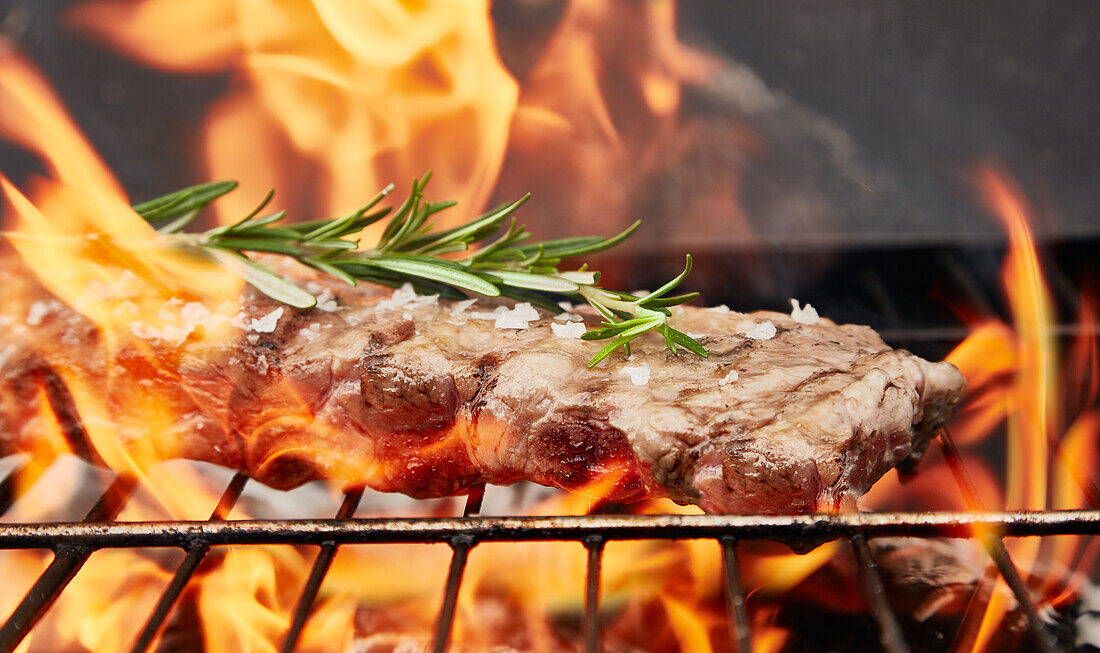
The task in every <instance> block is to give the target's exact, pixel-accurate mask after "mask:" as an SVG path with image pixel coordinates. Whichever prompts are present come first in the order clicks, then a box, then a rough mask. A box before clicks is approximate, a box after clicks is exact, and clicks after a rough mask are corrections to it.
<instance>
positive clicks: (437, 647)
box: [432, 485, 485, 653]
mask: <svg viewBox="0 0 1100 653" xmlns="http://www.w3.org/2000/svg"><path fill="white" fill-rule="evenodd" d="M484 499H485V486H484V485H478V486H476V487H474V488H473V489H472V490H470V493H469V494H468V495H466V505H465V507H463V509H462V518H463V519H464V520H465V519H467V518H469V517H470V516H472V515H476V514H478V513H480V512H481V503H482V501H483V500H484ZM449 543H450V545H451V549H452V550H453V551H454V553H453V555H452V556H451V565H450V567H449V568H448V569H447V584H446V586H445V587H444V589H443V604H442V605H441V606H440V607H439V617H438V618H437V619H436V624H435V641H434V644H433V645H432V650H433V651H435V653H443V651H446V650H447V642H448V641H449V640H450V639H451V628H452V627H453V626H454V620H455V607H456V606H457V605H458V590H459V589H460V588H461V586H462V574H463V573H464V572H465V571H466V560H467V559H468V558H469V555H470V549H472V548H474V546H476V545H477V542H476V540H474V538H472V537H470V536H469V535H462V534H460V535H456V536H454V537H452V538H450V542H449Z"/></svg>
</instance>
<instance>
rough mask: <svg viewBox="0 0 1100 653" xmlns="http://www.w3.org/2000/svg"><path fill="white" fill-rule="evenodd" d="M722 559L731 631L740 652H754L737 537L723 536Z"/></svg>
mask: <svg viewBox="0 0 1100 653" xmlns="http://www.w3.org/2000/svg"><path fill="white" fill-rule="evenodd" d="M721 544H722V561H723V563H724V565H725V568H726V607H727V609H728V610H729V613H730V614H729V626H730V628H736V629H737V632H736V633H732V632H731V633H730V635H731V637H730V638H731V639H732V640H733V641H734V644H735V645H736V647H737V648H736V650H737V652H738V653H752V632H751V631H750V629H749V609H748V604H747V602H746V597H745V588H744V585H743V584H742V583H741V562H740V560H738V558H737V538H735V537H730V536H726V537H723V538H721Z"/></svg>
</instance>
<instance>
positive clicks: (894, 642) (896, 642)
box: [848, 534, 909, 653]
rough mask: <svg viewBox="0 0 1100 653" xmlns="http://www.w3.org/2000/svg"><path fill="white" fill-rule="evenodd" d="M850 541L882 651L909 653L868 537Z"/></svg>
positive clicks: (857, 537) (854, 537)
mask: <svg viewBox="0 0 1100 653" xmlns="http://www.w3.org/2000/svg"><path fill="white" fill-rule="evenodd" d="M848 541H849V542H851V544H852V550H853V551H854V552H855V555H856V561H857V562H859V566H858V567H857V573H858V575H859V580H860V585H862V586H863V595H864V596H865V597H866V598H867V603H868V604H869V605H870V606H871V614H872V615H873V616H874V618H875V623H876V624H877V625H878V631H879V643H880V644H882V650H883V651H886V652H887V653H909V645H908V644H906V643H905V636H904V635H902V633H901V626H900V625H899V624H898V618H897V615H895V614H894V612H893V610H891V609H890V604H889V603H888V602H887V601H886V587H885V586H884V585H883V584H882V576H880V575H879V573H878V565H877V564H876V563H875V558H874V556H873V555H871V547H870V546H869V545H868V544H867V538H866V537H864V536H863V535H861V534H856V535H853V536H852V537H851V538H849V540H848Z"/></svg>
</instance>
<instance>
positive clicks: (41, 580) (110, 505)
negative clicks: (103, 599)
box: [0, 476, 137, 653]
mask: <svg viewBox="0 0 1100 653" xmlns="http://www.w3.org/2000/svg"><path fill="white" fill-rule="evenodd" d="M136 485H137V479H136V478H134V477H132V476H117V477H115V480H114V481H112V482H111V485H110V486H108V487H107V490H106V491H105V492H104V493H103V495H102V496H100V498H99V501H97V502H96V504H95V506H93V507H92V509H91V510H90V511H89V512H88V514H87V516H85V517H84V522H82V525H84V526H91V527H95V526H96V525H97V524H96V523H97V522H104V521H110V520H113V519H114V518H115V517H117V516H118V513H119V511H121V510H122V506H124V505H126V501H127V500H128V499H129V498H130V494H131V493H132V492H133V491H134V487H135V486H136ZM94 549H95V547H90V546H85V545H81V544H76V543H72V544H64V543H58V546H57V548H55V549H54V557H53V560H52V561H51V562H50V565H49V566H48V567H46V570H45V571H43V572H42V574H41V575H40V576H39V577H38V580H36V581H35V583H34V585H33V586H32V587H31V588H30V589H29V590H28V591H27V595H26V596H24V597H23V600H22V601H21V602H20V603H19V605H18V606H16V608H15V610H14V611H13V612H12V613H11V616H10V617H8V620H7V621H6V622H5V623H4V626H3V627H2V628H0V652H2V653H10V652H11V651H14V650H15V647H17V646H19V643H20V642H22V641H23V638H24V637H26V636H27V633H29V632H30V630H31V628H34V625H35V624H36V623H38V620H39V619H41V618H42V615H44V614H46V611H47V610H49V609H50V606H52V605H53V603H54V601H56V600H57V597H58V595H60V594H61V592H62V590H64V589H65V587H66V586H67V585H68V584H69V581H71V580H72V579H73V577H74V576H76V573H77V572H78V571H80V568H81V567H83V566H84V563H85V562H87V560H88V556H90V555H91V554H92V551H93V550H94Z"/></svg>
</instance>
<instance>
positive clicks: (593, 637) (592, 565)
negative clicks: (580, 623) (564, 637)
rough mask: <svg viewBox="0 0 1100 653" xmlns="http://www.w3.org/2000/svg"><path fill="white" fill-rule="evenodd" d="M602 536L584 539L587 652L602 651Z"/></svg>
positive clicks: (585, 636) (603, 543)
mask: <svg viewBox="0 0 1100 653" xmlns="http://www.w3.org/2000/svg"><path fill="white" fill-rule="evenodd" d="M606 543H607V542H606V541H605V540H604V539H603V538H602V537H589V538H587V539H585V540H584V548H585V549H587V550H588V564H587V567H586V569H585V572H584V646H585V651H587V653H599V651H600V576H601V574H602V573H603V549H604V545H605V544H606Z"/></svg>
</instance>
